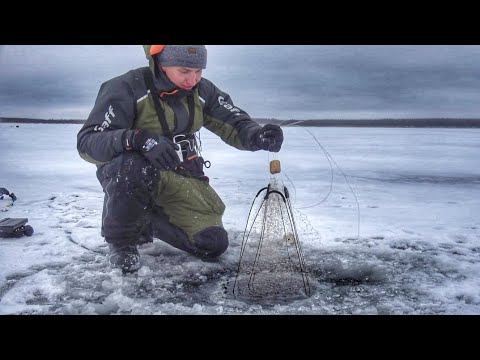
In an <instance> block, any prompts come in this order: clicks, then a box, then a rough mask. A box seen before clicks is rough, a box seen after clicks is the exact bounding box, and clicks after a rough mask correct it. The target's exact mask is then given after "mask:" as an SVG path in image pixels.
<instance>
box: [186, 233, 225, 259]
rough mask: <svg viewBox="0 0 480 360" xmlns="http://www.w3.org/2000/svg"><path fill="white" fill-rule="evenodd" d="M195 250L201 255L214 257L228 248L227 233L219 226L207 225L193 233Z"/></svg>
mask: <svg viewBox="0 0 480 360" xmlns="http://www.w3.org/2000/svg"><path fill="white" fill-rule="evenodd" d="M193 241H194V243H195V247H196V248H197V252H198V254H199V255H200V256H202V257H207V258H216V257H218V256H220V255H222V254H223V253H224V252H225V251H226V250H227V248H228V234H227V232H226V231H225V229H224V228H222V227H220V226H210V227H207V228H205V229H203V230H201V231H199V232H197V233H195V234H194V235H193Z"/></svg>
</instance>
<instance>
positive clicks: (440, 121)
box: [0, 117, 480, 128]
mask: <svg viewBox="0 0 480 360" xmlns="http://www.w3.org/2000/svg"><path fill="white" fill-rule="evenodd" d="M254 120H255V121H257V122H258V123H260V124H266V123H270V124H280V125H284V126H287V125H288V126H314V127H446V128H480V119H453V118H419V119H358V120H355V119H349V120H344V119H317V120H293V119H292V120H278V119H274V118H271V119H269V118H256V119H254ZM84 122H85V120H68V119H60V120H56V119H49V120H47V119H29V118H5V117H3V118H2V117H0V123H23V124H28V123H30V124H83V123H84Z"/></svg>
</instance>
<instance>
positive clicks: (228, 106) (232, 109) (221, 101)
mask: <svg viewBox="0 0 480 360" xmlns="http://www.w3.org/2000/svg"><path fill="white" fill-rule="evenodd" d="M218 103H219V104H220V105H221V106H223V107H224V108H225V109H227V110H229V111H230V112H232V113H234V114H235V115H236V116H239V115H241V114H240V110H239V109H237V108H236V107H233V105H231V104H229V103H228V102H226V101H225V98H224V97H223V96H219V97H218Z"/></svg>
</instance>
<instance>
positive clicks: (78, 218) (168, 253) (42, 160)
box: [0, 124, 480, 314]
mask: <svg viewBox="0 0 480 360" xmlns="http://www.w3.org/2000/svg"><path fill="white" fill-rule="evenodd" d="M78 129H79V126H77V125H23V124H22V125H20V127H19V128H16V127H15V126H14V125H12V124H0V144H1V146H2V149H1V154H2V155H1V156H0V168H1V169H2V172H1V175H0V186H1V187H5V188H7V189H8V190H10V191H12V192H14V193H15V194H16V195H17V197H18V200H17V202H16V203H15V205H14V206H13V207H12V208H11V209H10V210H9V211H8V212H5V213H0V215H1V216H2V217H27V218H29V224H30V225H32V226H33V227H34V229H35V233H34V235H33V236H32V237H22V238H18V239H0V259H1V260H0V314H479V313H480V280H479V279H478V273H479V271H480V264H479V262H480V245H479V244H480V230H479V229H480V222H479V220H478V215H477V214H478V213H479V210H480V200H478V199H480V180H479V179H480V166H479V165H480V163H479V160H478V159H479V157H478V154H479V150H480V131H479V130H468V129H462V130H458V129H353V128H350V129H349V128H319V129H312V132H313V133H314V134H315V136H316V137H317V138H318V140H319V141H320V142H321V143H322V145H323V146H324V147H325V148H326V149H327V150H328V152H329V154H330V155H331V156H332V157H333V158H334V159H335V161H336V162H337V163H338V164H339V165H340V166H341V168H342V170H343V172H344V173H345V174H347V179H348V182H349V184H350V185H351V187H352V189H353V190H354V194H355V196H356V198H357V200H358V207H359V208H360V214H358V211H357V204H356V202H355V197H354V196H353V194H352V192H351V191H350V189H349V186H348V184H347V183H346V181H345V178H343V176H342V174H341V172H340V171H338V169H335V168H334V169H333V171H332V170H331V168H330V165H329V162H328V161H327V160H326V158H325V157H324V155H323V154H322V151H321V149H319V148H318V146H317V145H316V143H315V142H314V141H313V140H312V138H311V137H310V135H309V134H308V133H307V132H305V131H304V130H303V129H299V128H287V129H285V138H286V140H285V146H284V149H283V150H282V152H280V154H279V156H278V159H280V160H281V161H282V169H283V174H284V175H286V176H288V179H287V178H286V177H285V178H284V179H283V180H284V184H285V185H286V186H287V187H288V189H289V192H290V194H291V196H292V204H293V207H294V209H295V210H294V216H295V219H296V221H297V224H298V228H299V239H300V241H301V244H302V249H303V253H304V257H305V264H306V267H307V269H308V271H309V273H308V276H309V280H310V285H311V293H310V296H305V294H301V293H299V292H298V291H297V288H295V287H290V286H288V284H299V281H298V280H299V279H298V278H295V275H292V272H290V273H288V272H287V273H285V274H284V275H282V273H281V271H278V272H277V273H275V275H274V276H272V277H271V278H268V273H267V274H266V275H265V277H264V278H263V280H262V281H260V283H259V285H256V290H255V291H254V292H253V293H252V292H248V291H243V292H242V293H241V294H238V293H237V294H234V292H233V283H234V282H235V279H236V278H237V275H238V272H237V270H238V265H239V258H240V252H241V245H242V240H243V231H244V229H245V225H246V222H247V216H248V211H249V209H250V205H251V203H252V201H253V199H254V197H255V195H256V194H257V192H258V190H260V189H261V188H263V187H264V186H266V185H267V184H268V182H269V174H268V161H269V160H270V159H271V158H270V157H269V156H268V154H266V153H253V154H252V153H248V152H239V151H237V150H235V149H233V148H232V149H230V148H228V147H227V146H226V145H224V144H223V143H222V142H221V141H219V140H218V139H216V138H214V136H213V135H211V134H210V133H208V132H207V131H204V132H203V133H202V139H203V148H204V153H203V155H204V157H205V158H206V159H208V160H210V161H211V162H212V167H211V168H210V169H208V170H207V172H208V175H209V176H210V179H211V183H212V185H213V186H214V188H215V189H216V190H217V192H218V193H219V194H220V195H221V196H222V198H223V199H224V201H225V203H226V205H227V211H226V213H225V217H224V225H225V227H226V229H227V231H228V232H229V236H230V247H229V249H228V251H227V252H226V253H225V254H224V256H222V257H221V258H220V260H219V261H218V262H213V263H210V262H202V261H200V260H198V259H196V258H194V257H192V256H190V255H188V254H186V253H183V252H181V251H178V250H176V249H173V248H171V247H170V246H168V245H166V244H164V243H163V242H161V241H160V240H158V239H155V241H154V243H152V244H145V245H142V246H141V247H140V254H141V264H142V267H141V269H140V270H139V271H138V273H137V274H128V275H123V274H122V273H121V271H119V270H114V269H111V268H109V266H108V265H107V261H106V257H105V253H106V244H105V243H104V242H103V240H102V238H101V237H100V235H99V233H100V221H101V209H102V208H101V207H102V203H103V194H102V192H101V189H100V187H99V185H98V183H97V180H96V178H95V168H94V166H93V165H90V164H87V163H85V162H83V161H82V160H81V159H80V158H79V157H78V155H77V154H76V151H75V136H76V133H77V131H78ZM26 134H27V135H26ZM25 136H27V138H28V137H31V138H32V139H35V140H34V141H32V142H31V143H29V144H28V146H25V144H24V141H23V140H24V139H25ZM52 143H53V144H55V150H52V146H51V144H52ZM316 146H317V147H316ZM332 180H333V182H332ZM326 194H329V196H328V198H327V199H326V200H325V201H322V199H324V198H325V195H326ZM321 201H322V202H321ZM318 202H321V204H320V205H318V206H316V207H310V206H311V205H314V204H316V203H318ZM357 220H360V223H358V221H357ZM268 254H270V255H271V256H272V257H273V255H274V252H273V251H270V252H267V253H266V255H268ZM269 261H270V260H269ZM269 261H265V262H263V263H264V264H267V263H269ZM270 264H272V266H273V265H275V264H276V263H275V259H271V261H270ZM273 268H274V267H273ZM269 269H270V270H271V269H272V267H266V268H265V271H267V270H269ZM260 279H262V278H260ZM282 280H283V282H282ZM244 281H245V280H244ZM275 284H281V285H283V286H285V289H286V290H285V291H283V292H281V293H279V294H277V293H275V291H271V290H269V289H276V288H275ZM247 289H248V287H247ZM290 290H291V291H290ZM262 291H263V296H258V294H262ZM272 292H273V293H274V294H273V295H272Z"/></svg>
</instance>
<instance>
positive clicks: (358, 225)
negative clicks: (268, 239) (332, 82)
mask: <svg viewBox="0 0 480 360" xmlns="http://www.w3.org/2000/svg"><path fill="white" fill-rule="evenodd" d="M285 121H287V120H285ZM285 121H283V122H281V123H280V126H281V125H282V124H283V123H284V122H285ZM305 121H306V120H299V121H295V122H293V123H290V124H287V125H285V126H284V127H291V126H295V125H296V126H298V125H300V124H302V123H303V122H305ZM302 128H303V129H304V130H305V131H306V132H307V133H309V134H310V136H311V137H312V138H313V139H314V140H315V142H316V143H317V144H318V146H319V147H320V149H322V151H323V154H324V155H325V158H326V159H327V160H328V162H329V165H330V187H329V190H328V193H327V194H326V195H325V197H324V198H323V199H322V200H320V201H319V202H318V203H316V204H314V205H308V206H302V207H296V209H297V210H300V209H311V208H314V207H316V206H318V205H320V204H322V203H323V202H325V201H326V200H327V199H328V198H329V197H330V194H331V193H332V191H333V175H334V169H333V165H335V167H336V168H337V169H338V171H339V172H340V173H341V175H342V176H343V178H344V180H345V182H346V183H347V186H348V188H349V189H350V192H351V193H352V195H353V198H354V200H355V204H356V207H357V238H360V204H359V202H358V199H357V196H356V194H355V192H354V191H353V188H352V186H351V185H350V182H349V181H348V178H347V175H346V174H345V173H344V171H343V170H342V168H341V167H340V166H339V165H338V163H337V162H336V161H335V159H334V158H333V156H332V155H330V153H329V152H328V151H327V149H325V147H324V146H323V145H322V144H321V143H320V141H318V139H317V138H316V137H315V135H314V134H313V133H312V132H311V131H310V130H308V129H307V128H306V127H302ZM283 175H285V176H286V178H287V179H288V181H289V182H290V183H291V184H292V186H293V187H294V189H295V186H294V185H293V181H292V180H291V179H290V178H289V177H288V176H287V175H286V173H285V171H284V172H283ZM295 195H296V190H295ZM295 197H296V196H295Z"/></svg>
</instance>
